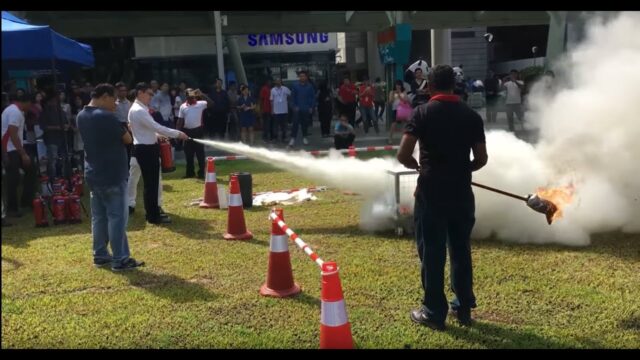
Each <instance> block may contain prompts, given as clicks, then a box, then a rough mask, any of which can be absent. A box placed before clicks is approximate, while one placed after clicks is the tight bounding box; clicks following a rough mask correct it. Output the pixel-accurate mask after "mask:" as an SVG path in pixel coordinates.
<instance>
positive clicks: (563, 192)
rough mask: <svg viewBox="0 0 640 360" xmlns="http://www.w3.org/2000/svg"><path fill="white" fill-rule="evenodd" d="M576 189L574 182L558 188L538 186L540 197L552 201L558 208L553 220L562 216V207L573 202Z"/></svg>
mask: <svg viewBox="0 0 640 360" xmlns="http://www.w3.org/2000/svg"><path fill="white" fill-rule="evenodd" d="M574 191H575V187H574V186H573V184H569V185H568V186H561V187H556V188H548V189H545V188H538V190H537V191H536V194H537V195H538V197H540V198H542V199H544V200H547V201H550V202H552V203H553V204H554V205H555V206H556V207H557V208H558V210H557V211H556V212H555V214H553V217H552V218H551V221H552V222H553V221H555V220H557V219H560V218H562V209H563V208H564V207H565V206H567V205H569V204H571V202H572V201H573V193H574Z"/></svg>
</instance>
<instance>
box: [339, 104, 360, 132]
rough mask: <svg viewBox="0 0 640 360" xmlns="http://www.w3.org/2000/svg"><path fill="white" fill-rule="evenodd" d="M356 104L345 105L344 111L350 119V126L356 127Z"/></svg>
mask: <svg viewBox="0 0 640 360" xmlns="http://www.w3.org/2000/svg"><path fill="white" fill-rule="evenodd" d="M356 106H357V105H356V103H355V102H353V103H348V104H343V106H342V111H343V112H344V113H345V114H347V116H348V117H349V124H351V126H353V127H355V126H356Z"/></svg>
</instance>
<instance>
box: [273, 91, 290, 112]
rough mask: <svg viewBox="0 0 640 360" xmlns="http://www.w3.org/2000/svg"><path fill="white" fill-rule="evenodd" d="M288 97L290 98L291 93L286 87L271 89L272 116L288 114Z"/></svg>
mask: <svg viewBox="0 0 640 360" xmlns="http://www.w3.org/2000/svg"><path fill="white" fill-rule="evenodd" d="M288 96H291V91H290V90H289V88H288V87H286V86H280V87H277V86H274V87H273V88H272V89H271V98H270V99H271V108H272V109H273V113H274V114H276V115H279V114H286V113H288V112H289V103H288V102H287V97H288Z"/></svg>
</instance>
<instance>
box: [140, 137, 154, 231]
mask: <svg viewBox="0 0 640 360" xmlns="http://www.w3.org/2000/svg"><path fill="white" fill-rule="evenodd" d="M135 154H136V159H137V160H138V164H139V165H140V172H142V181H143V183H144V210H145V212H146V218H147V221H148V222H156V221H158V220H159V218H160V207H159V206H158V187H159V186H160V179H159V178H158V173H159V172H160V146H159V145H158V144H153V145H141V144H139V145H135Z"/></svg>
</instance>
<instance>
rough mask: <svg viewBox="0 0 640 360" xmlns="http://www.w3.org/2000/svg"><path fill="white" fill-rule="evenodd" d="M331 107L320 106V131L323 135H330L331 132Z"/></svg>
mask: <svg viewBox="0 0 640 360" xmlns="http://www.w3.org/2000/svg"><path fill="white" fill-rule="evenodd" d="M331 115H332V114H331V107H330V106H318V117H319V118H320V132H321V133H322V135H329V134H330V133H331V130H330V127H331Z"/></svg>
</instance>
